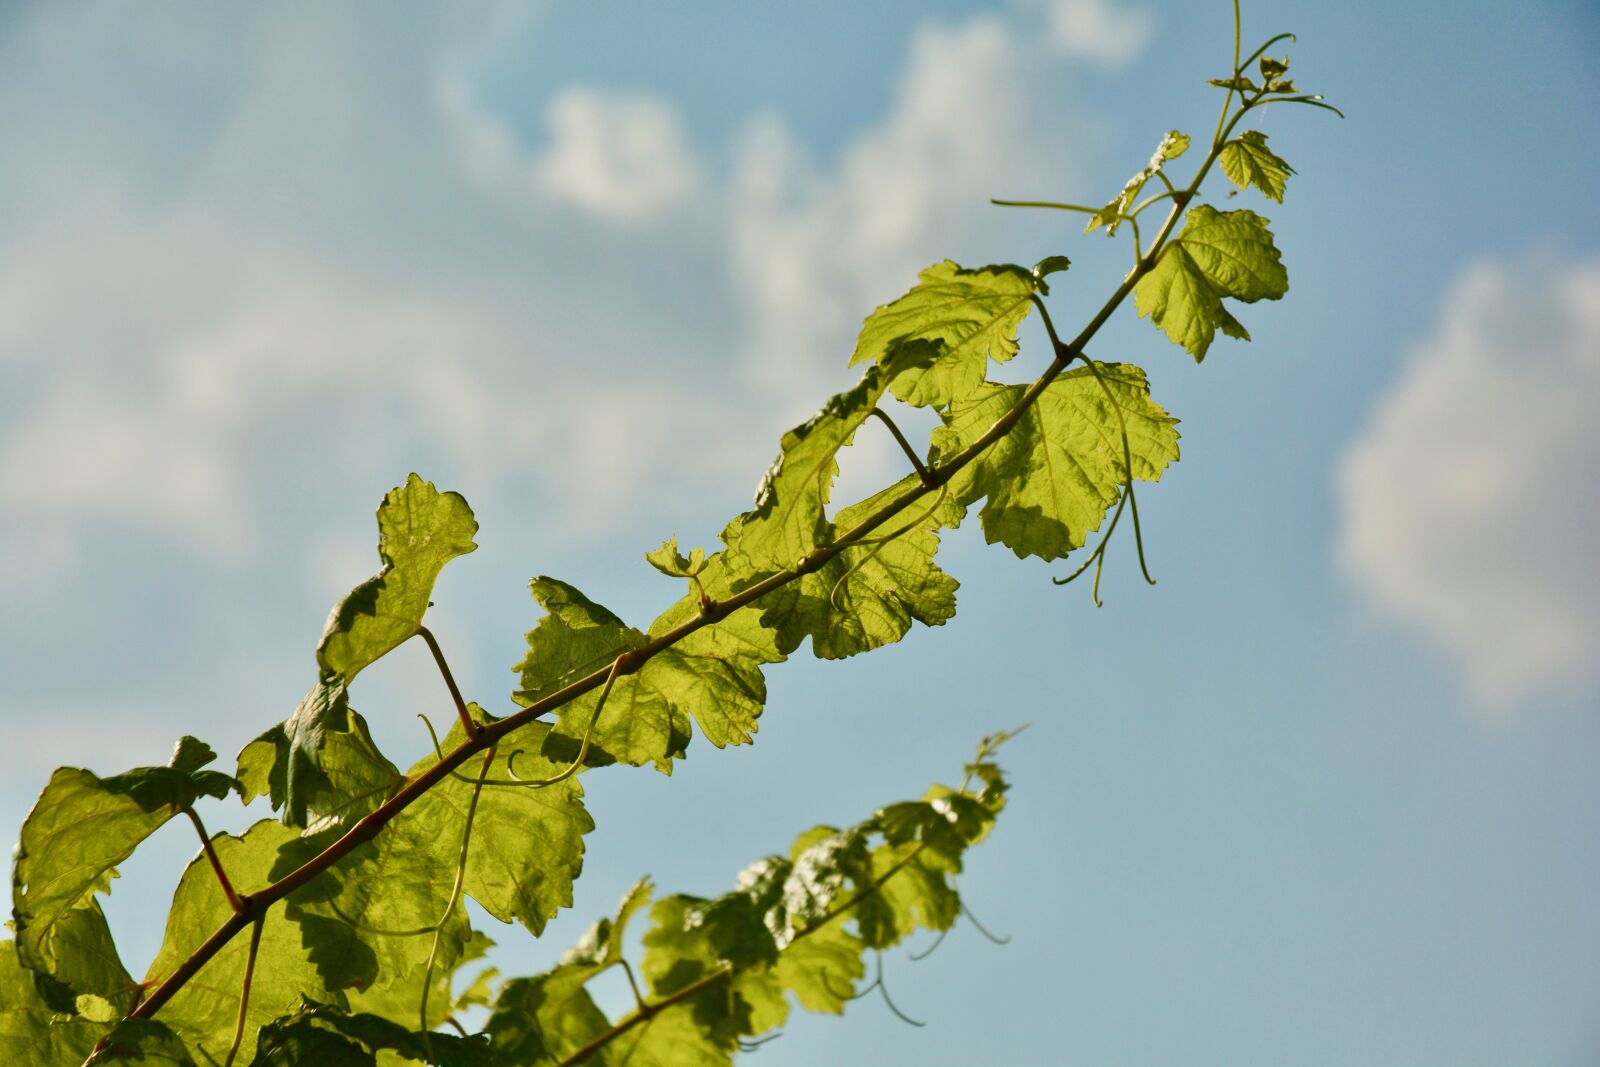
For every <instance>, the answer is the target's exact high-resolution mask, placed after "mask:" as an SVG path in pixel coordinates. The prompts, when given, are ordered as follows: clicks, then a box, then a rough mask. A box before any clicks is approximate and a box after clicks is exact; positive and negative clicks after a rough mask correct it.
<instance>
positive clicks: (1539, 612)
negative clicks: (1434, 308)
mask: <svg viewBox="0 0 1600 1067" xmlns="http://www.w3.org/2000/svg"><path fill="white" fill-rule="evenodd" d="M1597 411H1600V259H1590V260H1587V261H1584V262H1581V263H1577V264H1572V265H1565V266H1563V265H1559V264H1557V263H1554V262H1552V261H1550V260H1548V259H1533V260H1527V261H1524V262H1520V263H1485V264H1481V265H1479V266H1476V267H1474V268H1472V269H1470V270H1468V271H1466V272H1465V273H1464V274H1463V275H1462V277H1461V278H1460V279H1458V281H1457V283H1456V285H1455V287H1454V289H1453V290H1452V292H1451V293H1450V295H1449V297H1448V299H1447V300H1446V303H1445V307H1444V311H1443V314H1442V315H1441V318H1440V321H1439V323H1438V324H1437V326H1436V327H1435V330H1434V332H1433V334H1432V335H1431V336H1430V337H1429V338H1428V339H1427V340H1425V341H1424V342H1423V343H1422V344H1421V345H1419V346H1418V347H1417V348H1416V349H1415V350H1414V351H1413V352H1412V354H1411V357H1410V360H1409V362H1408V364H1407V367H1406V369H1405V372H1404V374H1403V375H1402V377H1401V379H1400V381H1399V382H1397V383H1396V385H1395V386H1394V388H1393V389H1392V390H1391V391H1390V392H1389V393H1388V394H1387V395H1385V396H1384V397H1383V398H1382V399H1381V401H1380V402H1379V404H1378V406H1377V409H1376V411H1375V412H1374V415H1373V419H1372V422H1371V424H1370V426H1368V428H1367V429H1366V431H1365V432H1364V433H1363V434H1362V435H1361V437H1360V438H1359V439H1358V440H1357V441H1356V442H1355V443H1354V444H1353V445H1352V446H1351V447H1350V449H1349V451H1348V453H1347V454H1346V456H1345V458H1344V462H1343V465H1342V467H1341V469H1340V472H1339V491H1340V496H1341V501H1342V505H1343V527H1342V530H1341V534H1340V542H1339V552H1340V557H1341V560H1342V562H1343V564H1344V566H1345V569H1346V570H1347V572H1348V573H1349V574H1350V576H1351V577H1352V578H1353V579H1354V580H1355V582H1356V583H1357V584H1358V585H1359V587H1360V588H1361V589H1362V591H1363V592H1364V593H1365V594H1366V595H1367V596H1368V597H1369V598H1371V600H1372V601H1373V602H1374V603H1376V604H1377V605H1379V606H1380V607H1381V608H1383V609H1385V610H1386V611H1388V612H1390V613H1392V614H1393V615H1395V616H1397V617H1398V618H1400V619H1402V620H1404V621H1405V622H1406V623H1409V624H1410V625H1411V626H1413V627H1414V628H1416V629H1417V630H1419V631H1420V632H1421V633H1422V634H1423V635H1425V636H1426V637H1427V638H1429V639H1431V640H1432V641H1433V642H1435V643H1437V644H1438V645H1440V646H1442V647H1443V648H1444V649H1445V650H1447V651H1448V652H1449V653H1450V654H1452V655H1453V656H1454V657H1455V658H1456V659H1457V660H1458V661H1459V663H1460V664H1461V667H1462V669H1463V670H1464V671H1465V672H1466V675H1467V678H1468V680H1469V683H1470V685H1471V687H1472V689H1473V691H1474V692H1475V693H1476V694H1477V695H1478V696H1479V697H1480V698H1482V699H1483V700H1484V701H1485V702H1486V703H1488V704H1489V705H1491V706H1495V707H1509V706H1511V705H1513V704H1514V703H1515V702H1517V701H1519V700H1523V699H1526V698H1528V697H1531V696H1536V695H1539V694H1541V693H1549V692H1561V691H1567V692H1572V691H1578V690H1581V689H1583V688H1584V687H1587V686H1590V685H1593V684H1594V683H1595V681H1596V680H1597V679H1600V657H1597V656H1596V654H1595V653H1596V650H1597V649H1600V565H1597V564H1596V562H1595V557H1594V546H1595V539H1596V536H1597V531H1600V494H1597V493H1596V492H1595V488H1594V487H1595V482H1596V471H1597V470H1600V418H1597V417H1596V412H1597Z"/></svg>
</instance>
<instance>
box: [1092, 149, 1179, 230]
mask: <svg viewBox="0 0 1600 1067" xmlns="http://www.w3.org/2000/svg"><path fill="white" fill-rule="evenodd" d="M1188 148H1189V135H1188V134H1186V133H1182V132H1180V131H1178V130H1168V131H1167V132H1166V133H1164V134H1162V136H1161V140H1160V141H1159V142H1157V144H1156V150H1155V151H1154V152H1152V153H1151V154H1150V162H1148V163H1146V164H1145V166H1144V169H1143V170H1141V171H1139V173H1137V174H1135V175H1134V176H1133V177H1131V178H1129V179H1128V180H1127V182H1126V183H1124V185H1123V186H1122V192H1120V193H1118V194H1117V195H1116V196H1115V197H1113V198H1112V199H1111V200H1110V201H1109V202H1108V203H1107V204H1106V206H1105V207H1103V208H1101V209H1100V210H1099V211H1097V212H1095V213H1094V214H1093V215H1091V216H1090V217H1089V222H1088V224H1087V225H1085V226H1084V228H1083V232H1084V233H1086V234H1087V233H1093V232H1094V231H1095V230H1098V229H1099V228H1100V227H1102V226H1104V227H1106V236H1107V237H1113V236H1115V235H1116V232H1117V227H1119V226H1121V225H1122V219H1123V215H1124V213H1125V212H1127V211H1128V209H1129V208H1131V207H1132V206H1133V202H1134V200H1135V199H1136V198H1137V197H1138V196H1139V191H1140V190H1141V189H1143V188H1144V186H1145V183H1146V182H1148V181H1149V180H1150V179H1151V178H1154V177H1155V176H1156V175H1157V174H1158V173H1160V172H1161V168H1162V167H1164V166H1165V165H1166V164H1167V162H1168V161H1169V160H1173V159H1177V158H1178V157H1179V156H1181V155H1183V153H1184V152H1186V151H1187V150H1188Z"/></svg>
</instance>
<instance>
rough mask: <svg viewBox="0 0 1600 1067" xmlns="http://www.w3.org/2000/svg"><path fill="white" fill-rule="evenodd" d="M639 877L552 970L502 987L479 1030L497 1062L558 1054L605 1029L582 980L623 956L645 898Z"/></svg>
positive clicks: (647, 893) (647, 896)
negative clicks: (608, 915) (613, 910)
mask: <svg viewBox="0 0 1600 1067" xmlns="http://www.w3.org/2000/svg"><path fill="white" fill-rule="evenodd" d="M650 893H651V884H650V880H649V879H648V878H642V879H640V880H639V881H638V882H637V883H635V885H634V886H633V888H632V889H630V890H629V891H628V892H627V894H626V895H625V896H624V897H623V898H622V903H621V904H620V905H618V907H617V914H616V916H615V918H606V919H601V920H599V921H598V922H596V923H595V924H594V925H593V926H591V927H590V928H589V930H588V931H587V932H586V933H585V934H584V935H583V937H581V938H580V939H579V940H578V942H577V943H576V944H575V945H573V947H572V948H571V949H569V950H568V951H567V953H566V955H564V956H562V957H561V962H560V963H559V964H558V965H557V966H556V967H555V968H554V969H553V970H551V971H549V972H547V973H546V974H543V975H537V976H534V977H532V978H514V979H512V980H511V981H509V982H507V983H506V984H505V986H504V987H503V988H502V989H501V991H500V995H499V997H498V998H497V999H496V1001H495V1004H494V1010H493V1011H492V1012H491V1013H490V1016H489V1020H488V1022H487V1023H486V1025H485V1026H484V1031H485V1033H487V1034H488V1035H489V1037H490V1040H491V1042H492V1044H493V1047H494V1049H495V1052H496V1055H497V1056H498V1057H499V1059H498V1061H497V1062H501V1063H530V1062H532V1063H543V1062H547V1061H553V1060H556V1059H562V1058H565V1057H566V1056H568V1055H570V1054H571V1053H572V1052H574V1051H575V1050H577V1049H578V1048H580V1047H582V1046H583V1045H584V1044H585V1043H587V1042H588V1041H590V1040H591V1039H592V1038H594V1037H595V1036H596V1035H598V1034H600V1033H602V1032H604V1031H605V1030H606V1028H607V1027H608V1026H609V1025H610V1021H609V1020H608V1019H607V1018H606V1017H605V1015H604V1014H603V1013H602V1012H601V1011H600V1009H599V1008H598V1007H596V1006H595V1003H594V1000H593V999H592V998H591V997H590V996H589V994H588V992H587V991H586V990H585V989H584V987H583V983H584V982H587V981H588V980H589V979H590V978H592V977H594V976H595V975H596V974H599V973H600V972H601V971H603V970H605V969H606V968H607V967H611V966H614V965H616V964H618V963H620V962H621V961H622V951H623V939H624V937H625V935H626V933H627V926H628V922H629V920H631V919H632V917H633V916H634V915H635V914H637V913H638V912H639V910H640V909H642V908H643V907H645V905H647V904H648V903H649V901H650Z"/></svg>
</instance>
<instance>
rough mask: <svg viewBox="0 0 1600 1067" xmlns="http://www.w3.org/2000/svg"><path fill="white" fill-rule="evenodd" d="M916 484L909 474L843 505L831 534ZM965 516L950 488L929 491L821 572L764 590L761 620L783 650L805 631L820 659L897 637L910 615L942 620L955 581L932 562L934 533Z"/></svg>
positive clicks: (952, 603) (934, 622)
mask: <svg viewBox="0 0 1600 1067" xmlns="http://www.w3.org/2000/svg"><path fill="white" fill-rule="evenodd" d="M916 484H917V479H916V476H915V475H912V476H909V477H907V478H905V479H902V480H901V481H900V482H898V483H897V484H895V485H892V486H890V487H889V488H888V489H885V490H883V491H882V492H880V493H877V494H875V495H874V496H871V497H868V498H867V499H866V500H863V501H861V502H860V503H859V504H855V505H852V506H851V507H848V508H846V509H844V510H843V511H841V512H840V513H839V516H838V519H837V520H836V522H835V523H833V524H832V530H831V532H830V539H831V538H834V537H837V536H838V535H839V534H841V533H843V532H845V531H848V530H850V529H851V528H852V527H854V526H856V525H858V524H859V523H860V522H861V521H862V520H863V519H865V518H866V517H867V516H868V515H871V514H872V513H873V512H875V511H877V510H878V509H879V508H881V507H882V506H883V505H884V504H886V503H887V502H889V501H890V500H893V499H896V498H898V497H899V496H901V495H902V494H904V493H905V492H907V491H908V490H910V489H911V488H913V487H914V486H915V485H916ZM964 514H965V509H964V508H963V507H962V506H961V505H960V504H958V503H956V501H955V500H954V499H952V498H951V497H950V496H949V494H939V493H929V494H928V495H927V496H926V498H925V499H924V500H923V501H919V502H918V503H916V504H913V505H912V506H911V507H910V508H909V509H907V510H906V511H905V512H902V513H901V514H900V515H898V516H896V517H895V518H894V519H892V520H890V522H889V523H887V524H886V525H884V526H883V527H880V528H879V530H878V531H876V532H875V533H874V534H873V535H872V537H870V538H869V539H868V540H869V542H871V543H863V544H862V545H860V546H858V547H852V548H848V549H846V550H845V551H843V552H841V553H839V554H838V555H836V556H834V557H833V558H832V559H830V560H829V561H828V562H827V563H826V564H824V565H823V566H822V568H821V569H820V570H817V571H815V572H813V573H810V574H807V575H804V576H802V577H801V578H800V579H799V580H797V581H794V582H791V583H789V584H788V585H787V586H784V587H783V588H782V589H779V590H777V591H775V592H773V593H772V594H769V595H768V596H767V597H766V598H765V599H764V600H763V601H762V607H763V613H762V623H763V624H764V625H765V626H768V627H771V628H772V629H773V630H774V631H776V632H777V635H778V647H779V648H780V649H781V650H783V651H784V652H792V651H793V650H794V649H795V648H797V647H798V646H799V645H800V643H801V642H802V641H803V640H804V639H805V638H807V637H810V638H811V641H812V651H813V653H815V654H816V655H817V656H818V657H819V658H823V659H838V658H842V657H845V656H852V655H855V654H856V653H858V652H867V651H871V650H872V649H874V648H878V647H880V646H882V645H886V644H890V643H892V642H895V641H898V640H900V639H901V638H902V637H904V636H905V634H906V632H907V631H908V630H909V629H910V628H911V623H912V620H915V621H917V622H920V623H922V624H923V625H925V626H939V625H942V624H943V623H945V622H947V621H949V619H951V618H952V617H953V616H954V615H955V611H956V599H955V593H956V588H957V586H958V584H959V583H958V582H957V581H956V580H955V579H954V578H952V577H950V576H949V575H948V574H946V573H945V572H944V571H942V570H940V569H939V567H938V566H937V565H936V564H935V563H934V554H935V553H936V552H937V551H938V548H939V536H938V532H937V531H938V530H939V529H941V528H952V527H954V526H956V525H958V524H959V523H960V522H961V518H962V516H963V515H964ZM879 539H881V540H879Z"/></svg>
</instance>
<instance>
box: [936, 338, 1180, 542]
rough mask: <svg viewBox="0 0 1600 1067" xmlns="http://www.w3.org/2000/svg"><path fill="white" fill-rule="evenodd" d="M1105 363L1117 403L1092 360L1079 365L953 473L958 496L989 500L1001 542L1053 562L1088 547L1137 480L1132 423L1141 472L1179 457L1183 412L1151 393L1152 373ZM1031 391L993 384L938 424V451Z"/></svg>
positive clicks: (985, 516)
mask: <svg viewBox="0 0 1600 1067" xmlns="http://www.w3.org/2000/svg"><path fill="white" fill-rule="evenodd" d="M1095 366H1096V368H1098V369H1099V371H1100V376H1101V378H1103V379H1104V381H1105V385H1106V388H1107V389H1108V390H1109V391H1110V393H1111V395H1112V396H1113V397H1114V398H1115V399H1116V405H1117V406H1116V408H1113V407H1112V405H1111V403H1110V401H1109V400H1108V399H1107V397H1106V392H1105V391H1104V390H1102V389H1101V387H1100V383H1099V382H1097V381H1096V380H1095V378H1094V375H1093V374H1091V373H1090V371H1089V370H1088V369H1087V368H1082V367H1080V368H1077V369H1075V370H1072V371H1069V372H1067V373H1066V374H1063V375H1061V376H1060V377H1059V378H1057V379H1056V380H1055V381H1054V382H1052V383H1051V384H1050V386H1049V387H1048V388H1046V389H1045V390H1044V392H1043V393H1041V394H1040V395H1039V398H1038V400H1037V401H1035V403H1034V404H1032V405H1031V406H1030V407H1029V408H1028V409H1027V410H1026V411H1025V412H1024V413H1023V415H1022V417H1021V418H1020V419H1019V420H1018V422H1017V425H1016V428H1015V429H1014V430H1013V431H1012V432H1011V433H1010V434H1009V435H1007V436H1006V437H1004V438H1002V439H1001V440H999V441H998V442H996V443H995V444H994V446H993V447H992V448H990V449H989V450H988V451H986V452H984V453H983V454H982V455H981V456H979V458H978V459H976V460H974V461H973V462H972V463H971V464H969V465H968V466H967V467H965V468H963V469H962V470H961V471H960V472H959V473H957V474H956V476H955V477H954V478H953V479H952V480H951V483H950V487H951V491H952V493H953V494H954V496H955V498H956V500H957V502H959V503H961V504H970V503H972V502H974V501H976V500H978V499H980V498H986V500H985V503H984V505H983V510H982V511H981V512H980V513H979V518H980V519H981V520H982V523H983V532H984V537H985V538H987V539H988V541H989V542H990V543H991V544H992V543H995V542H1000V543H1002V544H1004V545H1006V546H1007V547H1008V548H1010V549H1011V550H1012V551H1013V552H1015V553H1016V554H1017V555H1018V556H1019V557H1025V556H1030V555H1031V556H1038V557H1039V558H1040V559H1044V560H1052V559H1059V558H1061V557H1062V556H1065V555H1066V554H1067V553H1068V552H1070V551H1072V550H1073V549H1074V548H1078V547H1081V546H1082V545H1083V543H1084V541H1085V539H1086V538H1087V537H1088V535H1089V533H1090V532H1091V531H1093V530H1096V529H1098V528H1099V526H1100V522H1101V520H1102V519H1103V518H1104V517H1105V513H1106V511H1107V509H1108V508H1110V507H1111V506H1112V505H1113V504H1115V503H1116V501H1117V499H1118V495H1119V494H1120V492H1121V491H1122V490H1121V487H1122V485H1123V483H1124V482H1125V481H1126V480H1127V472H1126V470H1125V469H1124V465H1123V450H1122V435H1121V426H1122V425H1123V424H1126V426H1127V430H1128V445H1129V450H1130V452H1131V455H1132V459H1133V476H1134V477H1135V478H1140V479H1143V480H1145V481H1156V480H1157V479H1159V478H1160V476H1161V472H1162V470H1163V469H1165V467H1166V466H1167V464H1168V463H1172V462H1175V461H1176V460H1177V459H1178V433H1177V430H1176V429H1175V428H1174V427H1175V426H1176V423H1177V420H1176V419H1174V418H1172V417H1171V416H1169V415H1168V414H1167V413H1166V412H1165V411H1164V410H1162V408H1161V406H1160V405H1159V404H1156V403H1155V402H1154V401H1153V400H1151V399H1150V387H1149V384H1148V382H1147V381H1146V379H1145V375H1144V371H1142V370H1140V369H1139V368H1137V367H1134V366H1130V365H1127V364H1116V363H1096V364H1095ZM1024 391H1025V389H1024V387H1023V386H1020V385H1018V386H1010V385H988V386H985V387H984V389H983V390H982V391H981V392H979V393H978V394H976V395H975V396H974V397H973V398H972V399H971V400H970V401H969V402H968V403H966V404H962V405H959V406H957V407H955V408H952V409H951V411H950V412H949V414H948V415H947V416H946V418H945V425H944V426H942V427H940V428H938V429H936V430H934V447H935V451H936V453H937V454H938V455H940V456H948V455H952V454H954V453H956V452H958V451H960V450H961V449H962V448H963V447H965V446H966V445H967V444H968V443H970V442H971V441H972V440H974V439H976V438H977V437H978V436H980V435H982V434H983V432H984V431H986V430H987V429H988V428H989V427H990V426H992V425H993V424H994V422H995V420H996V419H998V418H999V417H1000V416H1001V415H1002V414H1004V413H1005V412H1007V411H1009V410H1010V409H1011V408H1012V407H1014V406H1015V405H1016V403H1017V401H1018V400H1020V399H1021V397H1022V394H1023V392H1024ZM1118 409H1120V411H1121V413H1122V419H1123V423H1119V422H1118V420H1117V410H1118Z"/></svg>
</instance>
